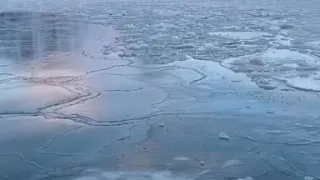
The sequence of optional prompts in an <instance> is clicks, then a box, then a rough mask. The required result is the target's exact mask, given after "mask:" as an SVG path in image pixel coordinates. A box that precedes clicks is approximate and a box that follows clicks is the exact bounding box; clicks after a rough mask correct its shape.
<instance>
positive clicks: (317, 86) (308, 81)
mask: <svg viewBox="0 0 320 180" xmlns="http://www.w3.org/2000/svg"><path fill="white" fill-rule="evenodd" d="M287 86H290V87H292V88H295V89H298V90H304V91H317V92H318V91H319V92H320V77H319V76H309V77H305V78H301V77H295V78H292V79H288V80H287Z"/></svg>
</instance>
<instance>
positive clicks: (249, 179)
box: [238, 177, 253, 180]
mask: <svg viewBox="0 0 320 180" xmlns="http://www.w3.org/2000/svg"><path fill="white" fill-rule="evenodd" d="M238 180H253V178H252V177H246V178H240V179H238Z"/></svg>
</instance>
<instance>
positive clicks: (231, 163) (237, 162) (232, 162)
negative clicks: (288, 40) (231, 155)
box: [221, 159, 242, 168]
mask: <svg viewBox="0 0 320 180" xmlns="http://www.w3.org/2000/svg"><path fill="white" fill-rule="evenodd" d="M239 165H242V162H241V161H240V160H239V159H232V160H229V161H227V162H226V163H225V164H224V165H223V166H222V167H221V168H227V167H231V166H239Z"/></svg>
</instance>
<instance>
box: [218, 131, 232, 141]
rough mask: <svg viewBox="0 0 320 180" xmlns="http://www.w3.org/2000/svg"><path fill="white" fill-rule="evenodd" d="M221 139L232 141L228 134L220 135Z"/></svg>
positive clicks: (222, 133)
mask: <svg viewBox="0 0 320 180" xmlns="http://www.w3.org/2000/svg"><path fill="white" fill-rule="evenodd" d="M219 139H223V140H230V137H229V136H228V134H226V133H224V132H221V133H219Z"/></svg>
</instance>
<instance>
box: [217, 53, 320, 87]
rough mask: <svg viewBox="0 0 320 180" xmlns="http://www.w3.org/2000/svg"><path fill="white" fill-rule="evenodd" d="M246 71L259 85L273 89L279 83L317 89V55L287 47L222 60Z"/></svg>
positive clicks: (227, 64)
mask: <svg viewBox="0 0 320 180" xmlns="http://www.w3.org/2000/svg"><path fill="white" fill-rule="evenodd" d="M221 64H222V65H223V66H224V67H227V68H229V69H231V70H233V71H236V72H243V73H246V74H247V75H249V76H250V77H251V78H252V79H253V80H254V81H255V82H256V83H257V85H258V86H259V87H260V88H263V89H267V90H272V89H274V88H276V87H277V86H278V84H279V83H283V82H285V83H287V84H286V85H287V86H290V87H293V88H295V89H300V90H310V91H318V90H319V91H320V82H319V81H320V76H319V75H317V74H316V73H317V72H318V71H319V70H320V62H319V59H318V58H317V57H315V56H312V55H309V54H304V53H301V52H298V51H291V50H287V49H273V48H272V49H269V50H267V51H264V52H261V53H256V54H252V55H247V56H242V57H234V58H228V59H226V60H224V61H223V62H222V63H221Z"/></svg>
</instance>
